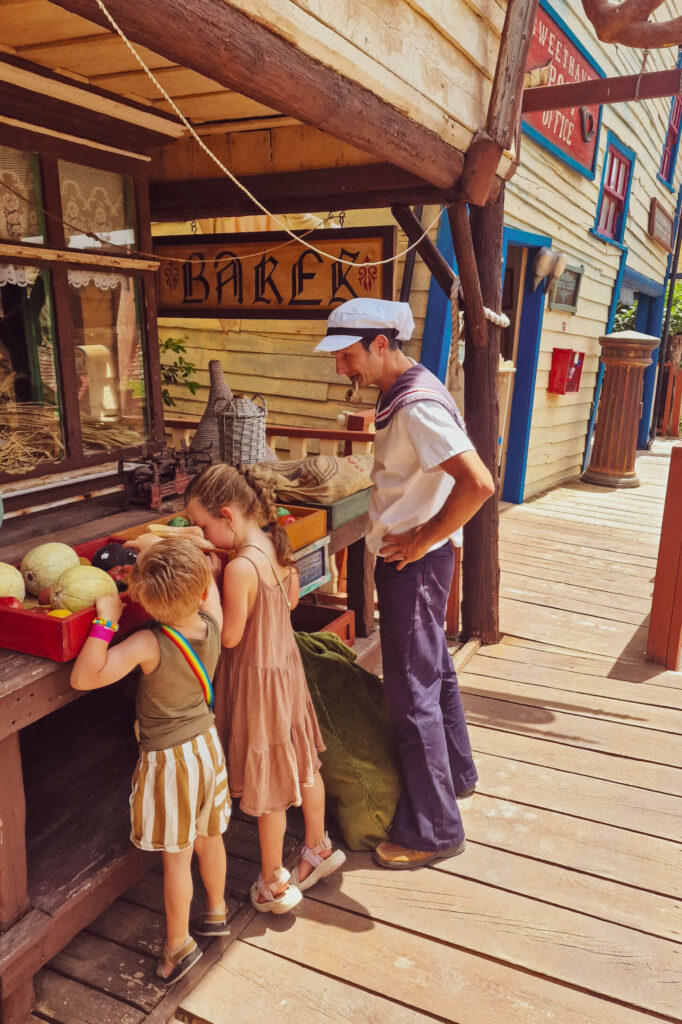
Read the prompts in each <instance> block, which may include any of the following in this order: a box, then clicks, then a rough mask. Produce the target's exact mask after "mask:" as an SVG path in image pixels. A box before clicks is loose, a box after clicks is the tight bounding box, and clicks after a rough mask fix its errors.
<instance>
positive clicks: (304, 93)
mask: <svg viewBox="0 0 682 1024" xmlns="http://www.w3.org/2000/svg"><path fill="white" fill-rule="evenodd" d="M57 3H58V5H59V6H60V7H63V8H64V9H65V10H68V11H71V12H73V13H74V14H79V15H80V16H81V17H83V18H86V19H88V20H89V21H92V22H95V23H96V24H98V25H103V26H104V27H105V28H108V29H111V26H110V23H109V22H108V21H107V20H106V18H105V16H104V14H103V13H102V12H101V11H100V10H99V8H98V7H97V6H96V5H95V4H94V3H93V0H57ZM107 7H108V9H109V11H110V13H111V15H112V17H113V18H114V19H115V20H116V22H117V23H118V25H119V26H120V28H121V29H122V31H123V32H125V34H126V35H127V36H128V38H129V39H130V40H131V42H133V43H137V44H141V45H143V46H147V47H151V48H152V49H153V50H154V52H155V53H157V54H159V55H160V56H163V57H166V58H167V59H168V60H172V61H173V62H174V63H176V64H180V65H181V66H183V67H186V68H191V69H192V70H194V71H198V72H199V73H200V74H202V75H206V77H208V78H210V79H212V81H214V82H218V83H219V84H220V85H224V86H226V87H227V88H230V89H235V90H236V91H237V92H241V93H244V94H245V95H247V96H250V97H251V98H252V99H255V100H258V101H259V102H261V103H264V104H265V105H266V106H268V107H272V108H274V109H275V110H279V111H281V112H282V113H284V114H289V115H290V116H292V117H296V118H298V119H299V120H300V121H303V122H305V123H306V124H312V125H315V126H316V127H318V128H320V129H321V130H322V131H325V132H327V133H330V134H333V135H335V136H336V137H337V138H339V139H343V140H344V141H345V142H349V143H351V144H352V145H354V146H358V147H359V148H360V149H363V150H366V151H367V152H369V153H372V154H374V155H375V156H376V157H377V158H379V159H381V160H387V161H389V162H390V163H394V164H397V165H398V166H399V167H404V168H405V169H406V170H409V171H411V172H412V173H413V174H417V175H419V176H421V177H422V178H424V179H425V180H426V181H428V182H431V183H432V184H434V185H437V186H439V187H440V188H449V187H451V186H452V185H453V184H454V183H455V181H456V180H457V178H458V177H459V175H460V173H461V171H462V167H463V166H464V158H463V156H462V154H461V153H460V152H459V151H458V150H456V149H454V148H453V147H452V146H451V145H449V144H448V143H447V142H445V141H444V140H443V139H442V138H441V137H440V136H438V135H436V134H435V133H434V132H432V131H429V130H428V129H426V128H424V127H423V126H422V125H419V124H418V123H417V122H416V121H412V120H411V119H410V118H408V117H406V116H405V115H404V114H402V113H401V112H400V111H399V110H397V109H396V108H395V107H394V106H392V105H391V104H389V103H387V102H386V101H385V100H383V99H382V98H381V97H380V96H378V95H376V93H373V92H371V91H370V90H369V89H367V88H365V87H364V86H362V85H360V84H359V83H358V82H355V81H353V80H352V79H350V78H347V77H345V76H344V75H342V74H339V72H337V71H335V70H334V69H333V68H330V67H327V66H326V65H324V64H323V63H322V62H321V61H319V60H316V59H315V58H314V57H311V56H310V55H309V54H307V53H305V52H303V51H302V50H301V49H299V48H298V47H297V46H296V45H294V44H293V43H291V42H289V41H288V40H286V39H284V38H282V37H281V36H280V35H278V34H277V32H276V31H275V30H274V29H273V28H270V27H269V26H266V25H262V24H259V23H258V22H256V21H255V20H253V19H252V18H250V17H249V16H248V15H247V14H245V13H244V12H243V11H240V10H237V9H236V8H235V7H233V6H232V5H231V4H229V3H226V2H225V0H193V2H192V3H191V4H188V3H187V2H186V0H155V2H154V3H153V4H152V3H140V2H139V0H107Z"/></svg>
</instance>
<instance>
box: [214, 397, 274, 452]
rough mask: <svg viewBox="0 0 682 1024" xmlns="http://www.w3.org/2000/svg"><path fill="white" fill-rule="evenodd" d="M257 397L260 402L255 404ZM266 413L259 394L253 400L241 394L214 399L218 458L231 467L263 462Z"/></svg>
mask: <svg viewBox="0 0 682 1024" xmlns="http://www.w3.org/2000/svg"><path fill="white" fill-rule="evenodd" d="M257 399H260V401H261V403H262V405H257V404H256V400H257ZM266 413H267V406H266V404H265V399H264V398H263V396H262V395H254V396H253V401H252V400H251V399H250V398H246V397H245V396H244V395H242V396H235V395H233V396H232V397H231V398H219V399H218V400H217V401H216V403H215V414H216V418H217V420H218V439H219V444H220V458H221V460H222V461H223V462H227V463H229V464H230V465H231V466H234V465H236V464H237V463H238V462H246V463H253V462H263V461H264V460H265V459H266V458H267V450H268V448H267V444H266V443H265V415H266Z"/></svg>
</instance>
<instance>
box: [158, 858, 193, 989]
mask: <svg viewBox="0 0 682 1024" xmlns="http://www.w3.org/2000/svg"><path fill="white" fill-rule="evenodd" d="M192 853H193V850H192V847H191V846H190V847H189V848H188V849H186V850H181V851H180V852H179V853H167V852H166V851H165V850H163V851H162V852H161V857H162V859H163V903H164V908H165V911H166V945H167V946H168V949H170V950H171V951H173V952H175V951H176V950H178V949H181V948H182V946H184V944H185V942H186V941H187V939H188V937H189V906H190V903H191V902H192V892H193V888H192V870H191V864H192ZM164 967H165V968H167V970H165V971H164V973H165V974H166V975H168V974H170V972H171V970H172V969H173V965H172V964H170V963H166V964H165V965H164Z"/></svg>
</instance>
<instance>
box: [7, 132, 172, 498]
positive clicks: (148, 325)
mask: <svg viewBox="0 0 682 1024" xmlns="http://www.w3.org/2000/svg"><path fill="white" fill-rule="evenodd" d="M2 143H3V145H7V146H12V147H14V148H16V149H23V150H28V151H29V152H33V153H37V154H38V158H39V165H40V179H41V180H40V185H41V196H42V205H43V207H44V208H45V210H47V211H48V213H49V214H54V216H45V215H44V219H45V236H44V237H45V244H44V245H30V246H27V245H21V244H20V245H17V246H14V245H12V243H8V244H7V245H2V247H1V255H0V258H2V260H3V261H5V260H7V261H10V260H11V261H13V262H17V263H21V264H28V265H34V266H41V267H47V268H48V269H49V270H50V271H51V275H50V276H51V289H50V290H51V297H52V310H53V317H54V331H55V344H56V358H57V370H58V377H59V383H60V389H61V400H62V408H63V410H64V411H63V427H64V440H65V444H66V446H67V451H68V453H69V454H68V456H66V457H65V458H63V459H60V460H58V461H52V462H41V463H39V464H38V465H37V466H35V467H34V468H33V469H31V470H29V471H27V472H26V473H0V484H7V483H16V482H19V481H21V480H25V479H31V478H34V477H40V476H46V475H48V474H54V473H59V472H62V471H68V470H75V469H82V468H85V467H90V466H93V467H95V466H98V465H102V464H104V463H111V462H112V461H115V460H116V459H117V458H118V451H117V449H111V450H109V451H102V452H95V453H86V452H85V451H84V448H83V439H82V436H81V428H80V410H79V406H78V388H77V378H76V362H75V348H74V327H73V321H72V318H71V299H70V293H69V284H68V270H69V268H73V269H75V268H78V267H81V268H83V267H90V268H92V266H93V265H97V266H99V267H101V268H102V270H104V271H109V272H111V271H112V270H113V271H116V272H117V273H121V274H125V275H128V276H132V277H134V278H135V280H136V282H137V284H138V287H139V294H140V309H141V314H142V315H141V323H140V332H141V334H142V338H141V340H142V343H143V346H144V351H145V360H144V366H145V392H146V402H147V416H148V440H149V442H152V443H158V444H162V443H163V440H164V417H163V399H162V396H161V373H160V356H159V338H158V325H157V314H156V274H155V271H154V270H153V269H152V267H153V263H151V262H150V261H148V260H145V259H140V258H137V259H136V258H135V257H131V258H122V257H118V256H116V255H115V254H113V253H107V252H106V251H102V252H101V253H100V252H96V253H93V252H92V251H88V250H84V251H81V250H78V249H74V248H67V246H66V243H65V237H64V226H63V224H62V221H61V196H60V190H59V174H58V163H57V162H58V160H60V159H62V160H71V161H73V162H75V163H80V164H85V165H87V166H90V167H95V168H98V169H100V170H108V171H114V172H116V173H120V174H125V175H128V176H129V177H130V178H131V179H132V184H133V195H134V205H135V222H134V228H135V237H136V239H137V247H138V249H139V250H140V251H142V252H146V253H151V252H152V234H151V224H150V220H149V194H148V176H147V174H146V173H145V171H146V168H145V167H144V166H140V164H141V162H142V161H137V160H134V159H130V158H126V157H121V156H120V155H118V154H114V153H110V152H103V151H101V150H97V149H91V148H90V147H88V146H87V145H80V144H70V143H66V142H63V141H62V140H52V139H47V138H46V137H45V136H42V135H39V134H36V133H33V132H30V131H27V130H24V129H8V130H7V131H5V130H4V128H3V132H2ZM13 251H16V255H15V256H12V252H13ZM146 443H148V442H144V443H143V444H140V445H136V446H134V447H133V446H131V447H130V448H126V453H127V454H130V456H131V457H134V456H135V455H138V454H140V453H141V452H142V449H143V447H144V444H146Z"/></svg>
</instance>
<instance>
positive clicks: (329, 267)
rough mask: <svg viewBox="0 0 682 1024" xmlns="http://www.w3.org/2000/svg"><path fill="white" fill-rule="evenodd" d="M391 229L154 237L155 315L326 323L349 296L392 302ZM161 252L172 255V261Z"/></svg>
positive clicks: (393, 248)
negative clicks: (296, 237) (300, 237)
mask: <svg viewBox="0 0 682 1024" xmlns="http://www.w3.org/2000/svg"><path fill="white" fill-rule="evenodd" d="M396 230H397V229H396V228H394V227H375V228H337V229H325V230H322V231H313V232H308V233H307V234H306V235H305V236H304V237H305V240H306V241H307V242H310V243H311V244H312V245H314V246H315V247H316V248H318V249H320V250H321V251H322V252H323V253H328V254H329V256H333V257H337V258H341V259H343V260H346V261H348V263H350V264H352V265H350V266H349V265H348V263H338V262H335V261H334V260H332V259H326V258H325V256H322V255H320V254H319V253H316V252H313V251H312V250H311V249H308V248H307V247H306V246H304V245H303V244H301V243H300V242H296V241H292V239H291V237H290V236H289V235H287V234H286V232H284V231H261V232H252V233H248V234H247V233H243V234H234V235H191V236H190V235H172V236H166V237H157V238H155V239H154V252H155V253H156V254H157V255H158V256H159V257H160V258H161V265H160V267H159V270H158V273H157V281H158V295H159V316H181V317H183V318H184V317H211V316H216V317H225V318H238V317H248V318H252V317H253V318H267V319H269V320H271V319H283V318H287V319H301V318H303V319H319V320H326V318H327V316H328V315H329V313H330V311H331V310H332V309H334V308H335V307H336V306H338V305H340V304H341V303H342V302H346V301H347V300H348V299H355V298H360V297H363V298H375V299H393V297H394V290H395V270H396V263H395V262H391V263H385V264H384V265H383V266H378V267H377V266H372V265H371V264H373V263H376V262H377V261H378V260H386V259H391V257H393V256H395V251H396ZM164 257H173V260H174V261H177V260H179V261H181V262H171V261H168V260H165V259H164Z"/></svg>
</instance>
